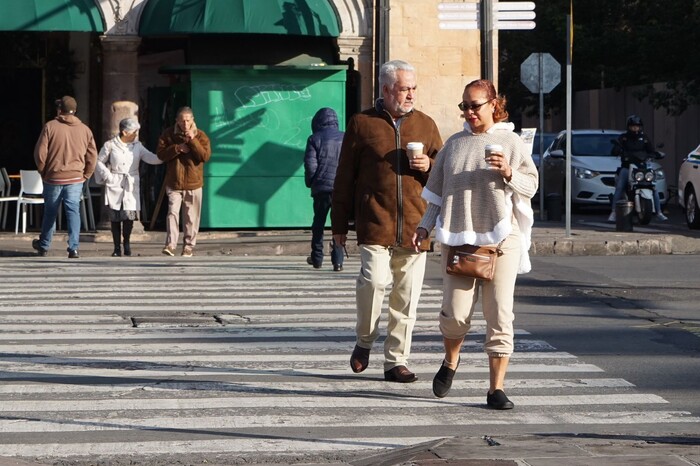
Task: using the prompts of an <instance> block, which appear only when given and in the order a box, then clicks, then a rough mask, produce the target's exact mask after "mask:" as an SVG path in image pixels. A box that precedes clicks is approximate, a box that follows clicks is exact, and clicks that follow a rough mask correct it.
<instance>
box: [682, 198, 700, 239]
mask: <svg viewBox="0 0 700 466" xmlns="http://www.w3.org/2000/svg"><path fill="white" fill-rule="evenodd" d="M685 221H686V222H687V223H688V228H690V229H691V230H699V229H700V208H699V207H698V196H697V195H696V194H695V190H694V189H693V188H692V187H691V188H690V190H689V191H688V193H687V194H686V195H685Z"/></svg>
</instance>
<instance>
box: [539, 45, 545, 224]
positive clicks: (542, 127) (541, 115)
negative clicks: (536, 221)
mask: <svg viewBox="0 0 700 466" xmlns="http://www.w3.org/2000/svg"><path fill="white" fill-rule="evenodd" d="M538 58H539V62H540V73H539V77H540V79H539V83H538V86H539V88H540V220H544V163H543V162H544V92H542V87H543V86H544V54H542V53H540V54H539V56H538Z"/></svg>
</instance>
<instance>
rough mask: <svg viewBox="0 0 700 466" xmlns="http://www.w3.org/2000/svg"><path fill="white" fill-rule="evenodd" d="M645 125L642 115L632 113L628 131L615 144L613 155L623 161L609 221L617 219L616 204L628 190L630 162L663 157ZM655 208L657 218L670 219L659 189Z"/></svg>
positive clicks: (628, 122)
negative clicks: (646, 130)
mask: <svg viewBox="0 0 700 466" xmlns="http://www.w3.org/2000/svg"><path fill="white" fill-rule="evenodd" d="M643 126H644V125H643V124H642V119H641V118H640V117H638V116H637V115H630V116H629V117H627V132H625V133H623V134H621V135H620V136H619V137H618V138H617V142H618V144H615V145H614V146H613V149H612V155H615V156H618V157H620V159H621V161H622V163H621V166H620V169H619V170H618V172H617V178H616V181H615V194H614V195H613V200H612V212H611V213H610V217H608V221H609V222H614V221H615V205H616V204H617V201H620V200H622V198H623V197H624V195H625V192H626V191H627V186H628V184H629V170H630V164H633V163H636V162H643V161H645V160H646V159H647V158H649V156H650V155H651V156H654V157H656V158H657V159H660V158H663V154H661V153H659V152H657V151H656V150H655V149H654V145H653V144H652V143H651V140H650V139H649V137H648V136H647V135H646V134H645V133H644V130H643ZM654 210H656V219H657V220H659V221H661V222H663V221H666V220H668V217H666V216H665V215H664V214H663V212H661V199H660V198H659V193H658V192H657V191H654Z"/></svg>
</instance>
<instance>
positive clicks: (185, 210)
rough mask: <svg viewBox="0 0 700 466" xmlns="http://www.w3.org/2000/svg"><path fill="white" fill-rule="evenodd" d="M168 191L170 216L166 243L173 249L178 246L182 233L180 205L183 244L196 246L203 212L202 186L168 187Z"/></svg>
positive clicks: (167, 222)
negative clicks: (192, 187)
mask: <svg viewBox="0 0 700 466" xmlns="http://www.w3.org/2000/svg"><path fill="white" fill-rule="evenodd" d="M166 192H167V194H168V217H167V221H166V225H167V235H166V237H165V245H166V246H168V247H170V248H172V249H175V248H177V239H178V235H179V234H180V207H182V235H183V237H184V238H183V246H190V247H192V248H194V246H195V244H197V232H198V231H199V220H200V218H201V214H202V188H198V189H185V190H177V189H170V188H167V189H166Z"/></svg>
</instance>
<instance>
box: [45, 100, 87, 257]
mask: <svg viewBox="0 0 700 466" xmlns="http://www.w3.org/2000/svg"><path fill="white" fill-rule="evenodd" d="M55 103H56V118H54V119H53V120H51V121H49V122H48V123H46V124H45V125H44V128H43V129H42V130H41V134H40V135H39V140H38V141H37V142H36V146H35V147H34V162H35V163H36V167H37V170H38V171H39V173H40V174H41V179H42V180H43V182H44V217H43V219H42V222H41V235H40V236H39V239H35V240H34V241H32V247H33V248H34V249H35V250H36V252H37V254H39V255H40V256H46V255H47V254H48V251H49V248H50V247H51V240H52V239H53V234H54V232H55V231H56V216H57V215H58V209H59V207H60V206H61V201H63V207H64V209H65V211H66V223H67V224H68V257H69V258H70V259H77V258H79V257H80V255H79V253H78V246H79V241H80V199H81V197H82V194H83V184H84V183H85V181H87V180H88V179H90V177H91V176H92V173H93V172H94V171H95V166H96V165H97V146H96V145H95V139H94V138H93V136H92V131H90V128H88V127H87V126H85V125H84V124H83V123H82V122H81V121H80V119H79V118H78V117H77V116H75V112H76V111H77V110H78V103H77V102H76V101H75V99H74V98H73V97H71V96H69V95H67V96H63V97H62V98H61V99H59V100H57V101H56V102H55Z"/></svg>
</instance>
